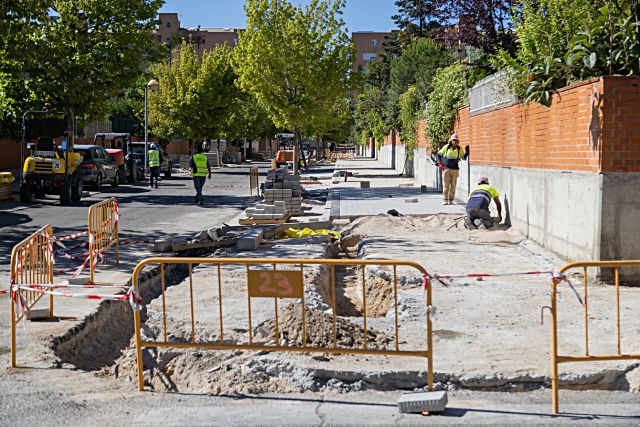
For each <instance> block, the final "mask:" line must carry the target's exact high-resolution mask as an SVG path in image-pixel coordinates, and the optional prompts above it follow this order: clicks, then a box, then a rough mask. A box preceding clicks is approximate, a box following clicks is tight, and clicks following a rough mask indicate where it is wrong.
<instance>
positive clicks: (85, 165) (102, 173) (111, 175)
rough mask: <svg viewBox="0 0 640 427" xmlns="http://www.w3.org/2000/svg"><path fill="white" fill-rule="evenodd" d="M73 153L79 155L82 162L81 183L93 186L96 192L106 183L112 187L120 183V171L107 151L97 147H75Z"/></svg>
mask: <svg viewBox="0 0 640 427" xmlns="http://www.w3.org/2000/svg"><path fill="white" fill-rule="evenodd" d="M75 151H77V152H78V153H80V154H81V155H82V157H83V158H84V160H83V161H82V168H81V171H82V172H81V176H82V182H83V183H86V184H91V185H93V186H94V187H95V188H96V189H97V190H100V188H102V185H103V184H104V183H106V182H108V183H110V184H111V185H112V186H113V187H117V186H118V184H119V183H120V171H119V170H118V166H117V165H116V161H115V160H114V159H113V158H112V157H111V156H109V153H107V150H105V149H104V148H103V147H101V146H99V145H76V146H75Z"/></svg>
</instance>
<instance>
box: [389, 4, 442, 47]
mask: <svg viewBox="0 0 640 427" xmlns="http://www.w3.org/2000/svg"><path fill="white" fill-rule="evenodd" d="M395 5H396V6H397V7H398V14H397V15H394V16H392V17H391V19H393V21H394V22H395V24H396V25H397V26H398V28H400V29H401V30H402V31H403V32H404V33H405V34H406V35H407V36H408V37H409V38H410V39H414V38H420V37H426V36H427V35H429V34H430V33H431V32H432V31H433V30H434V29H436V28H439V27H440V24H439V22H438V18H439V17H438V3H437V2H434V1H433V0H396V2H395Z"/></svg>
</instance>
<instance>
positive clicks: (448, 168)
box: [437, 133, 469, 205]
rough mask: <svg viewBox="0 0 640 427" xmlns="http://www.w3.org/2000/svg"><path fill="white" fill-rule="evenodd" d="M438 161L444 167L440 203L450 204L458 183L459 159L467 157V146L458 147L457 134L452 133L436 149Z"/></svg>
mask: <svg viewBox="0 0 640 427" xmlns="http://www.w3.org/2000/svg"><path fill="white" fill-rule="evenodd" d="M437 157H438V163H439V165H440V168H442V169H444V172H443V173H442V180H443V181H444V190H443V192H442V204H443V205H452V204H453V200H454V199H455V197H456V185H457V184H458V173H459V172H460V166H459V165H458V163H459V162H460V160H467V158H468V157H469V146H468V145H467V146H466V147H464V150H463V149H462V147H460V141H459V140H458V135H457V134H455V133H453V134H451V136H450V137H449V142H448V143H447V144H446V145H445V146H444V147H442V148H441V149H440V151H438V155H437Z"/></svg>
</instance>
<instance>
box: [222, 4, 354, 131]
mask: <svg viewBox="0 0 640 427" xmlns="http://www.w3.org/2000/svg"><path fill="white" fill-rule="evenodd" d="M344 3H345V2H344V0H312V1H311V2H310V3H309V5H308V6H306V7H304V8H298V7H295V6H293V5H292V4H291V3H290V2H289V1H286V0H247V3H246V5H245V12H246V14H247V27H246V29H245V31H243V32H242V33H241V34H240V36H239V40H238V44H237V45H236V47H235V49H234V52H233V63H234V67H235V69H236V71H237V73H238V81H237V82H238V86H239V87H240V88H242V89H243V90H244V91H246V92H249V93H252V94H253V95H254V96H255V97H256V99H257V100H258V102H259V103H260V104H261V105H262V106H263V107H264V108H265V110H266V111H267V112H268V114H269V116H270V117H271V118H272V120H273V122H274V123H275V124H276V126H278V127H279V128H288V129H293V130H294V132H295V133H299V132H303V133H307V134H314V133H317V131H318V128H319V127H320V126H322V127H325V126H327V123H326V122H329V123H331V122H332V121H334V120H335V117H333V116H332V114H333V112H334V111H336V108H337V106H338V105H339V104H341V103H346V99H347V98H348V96H349V91H350V89H351V85H350V75H349V72H350V69H351V67H352V63H353V56H354V48H353V46H352V43H351V39H350V36H349V34H348V33H347V30H346V27H345V25H344V21H343V20H342V19H341V17H340V16H341V14H342V9H343V7H344Z"/></svg>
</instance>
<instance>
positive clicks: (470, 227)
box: [464, 218, 476, 230]
mask: <svg viewBox="0 0 640 427" xmlns="http://www.w3.org/2000/svg"><path fill="white" fill-rule="evenodd" d="M464 228H466V229H467V230H475V229H476V226H475V224H474V223H473V222H471V220H470V219H469V218H465V219H464Z"/></svg>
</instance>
